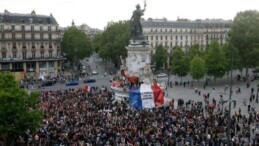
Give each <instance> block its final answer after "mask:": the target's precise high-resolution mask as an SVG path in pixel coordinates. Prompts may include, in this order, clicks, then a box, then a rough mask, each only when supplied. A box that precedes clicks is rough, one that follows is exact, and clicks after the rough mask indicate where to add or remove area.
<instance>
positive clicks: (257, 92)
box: [255, 83, 259, 103]
mask: <svg viewBox="0 0 259 146" xmlns="http://www.w3.org/2000/svg"><path fill="white" fill-rule="evenodd" d="M258 94H259V83H258V84H257V91H256V100H255V102H256V103H258Z"/></svg>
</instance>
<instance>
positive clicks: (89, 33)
mask: <svg viewBox="0 0 259 146" xmlns="http://www.w3.org/2000/svg"><path fill="white" fill-rule="evenodd" d="M72 26H75V27H76V28H78V29H79V30H81V31H83V32H84V33H85V34H86V35H87V37H88V38H89V39H90V40H92V39H93V38H94V36H95V35H96V34H99V33H102V32H103V31H102V30H100V29H97V28H92V27H90V26H89V25H87V24H85V23H83V24H82V25H79V26H76V25H75V22H74V21H72ZM69 27H70V26H68V27H62V28H60V29H61V38H62V37H63V35H64V33H65V31H66V30H67V29H68V28H69Z"/></svg>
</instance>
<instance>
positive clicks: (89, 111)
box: [18, 87, 259, 146]
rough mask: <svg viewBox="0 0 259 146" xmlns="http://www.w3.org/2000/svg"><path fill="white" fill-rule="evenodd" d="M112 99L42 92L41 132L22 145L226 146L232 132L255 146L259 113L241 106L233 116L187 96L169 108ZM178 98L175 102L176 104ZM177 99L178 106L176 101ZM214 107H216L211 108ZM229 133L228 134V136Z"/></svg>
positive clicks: (99, 91)
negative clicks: (143, 106)
mask: <svg viewBox="0 0 259 146" xmlns="http://www.w3.org/2000/svg"><path fill="white" fill-rule="evenodd" d="M126 102H127V101H125V102H117V101H115V100H114V99H113V96H112V92H111V91H109V90H108V89H107V88H98V87H95V88H92V90H91V91H90V92H85V91H84V90H83V89H75V90H74V89H62V90H57V91H43V92H42V95H41V97H40V102H39V106H40V108H41V109H42V110H43V111H44V117H43V121H42V125H41V127H40V128H39V129H38V131H37V133H36V134H33V135H32V134H31V133H30V132H27V133H26V134H25V136H24V137H23V138H20V140H19V141H18V143H19V145H41V146H88V145H89V146H95V145H96V146H128V145H129V146H130V145H131V146H134V145H136V146H138V145H141V146H142V145H143V146H159V145H163V146H184V145H193V146H207V145H208V146H221V145H224V144H226V143H227V135H230V140H231V143H232V144H233V145H242V144H243V145H246V144H251V145H256V143H258V142H259V138H258V136H259V135H256V130H255V127H256V124H258V121H259V114H258V112H257V111H256V110H254V109H252V110H250V111H249V116H245V114H243V113H242V111H241V110H239V112H238V113H235V114H233V115H232V116H231V117H230V119H229V118H228V110H227V109H226V108H222V107H221V106H218V104H220V102H219V101H216V100H215V99H210V98H208V97H206V98H205V99H204V101H201V102H195V101H192V100H188V101H184V99H181V100H178V101H174V100H173V99H172V101H171V104H169V105H168V106H165V107H160V108H152V109H136V108H131V107H129V106H128V104H127V103H126ZM174 102H175V103H174ZM177 103H178V104H177ZM211 105H213V108H211ZM228 132H229V134H228Z"/></svg>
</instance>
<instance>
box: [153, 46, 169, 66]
mask: <svg viewBox="0 0 259 146" xmlns="http://www.w3.org/2000/svg"><path fill="white" fill-rule="evenodd" d="M167 57H168V52H167V50H166V49H165V48H164V47H163V46H162V45H161V44H160V45H159V46H158V47H157V48H156V52H155V54H154V55H153V56H152V63H155V66H156V70H160V69H161V67H163V65H164V63H166V61H167Z"/></svg>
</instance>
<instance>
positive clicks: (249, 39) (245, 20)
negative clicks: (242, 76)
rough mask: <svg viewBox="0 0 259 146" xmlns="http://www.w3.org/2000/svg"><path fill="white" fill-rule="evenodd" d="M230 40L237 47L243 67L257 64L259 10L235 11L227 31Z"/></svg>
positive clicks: (258, 53) (258, 52) (258, 54)
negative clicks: (235, 13)
mask: <svg viewBox="0 0 259 146" xmlns="http://www.w3.org/2000/svg"><path fill="white" fill-rule="evenodd" d="M229 39H230V42H231V43H232V44H233V46H234V47H235V48H237V50H238V52H239V55H240V59H241V63H242V65H243V66H244V67H246V68H249V67H255V66H257V65H258V62H259V61H258V56H259V12H258V11H256V10H248V11H243V12H239V13H237V15H236V16H235V18H234V21H233V24H232V25H231V30H230V32H229Z"/></svg>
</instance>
